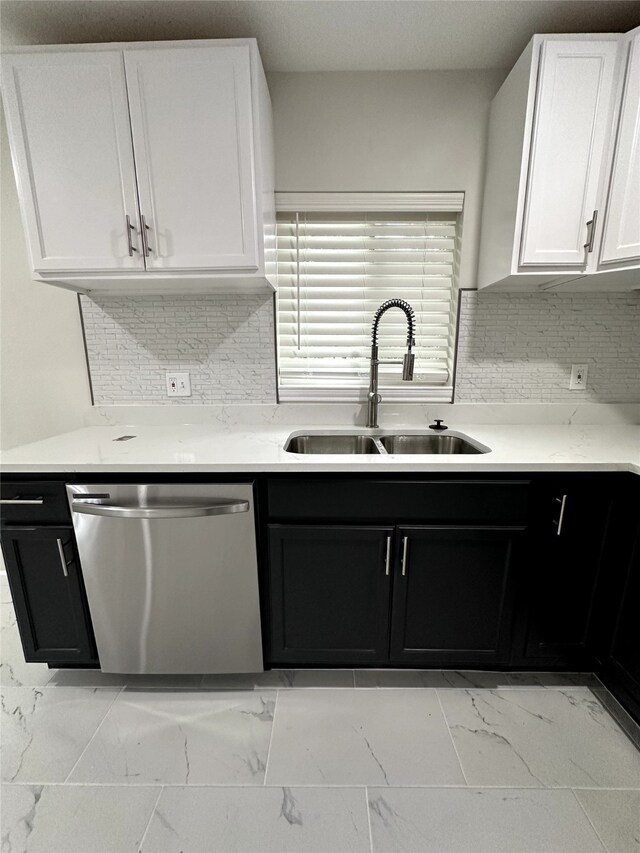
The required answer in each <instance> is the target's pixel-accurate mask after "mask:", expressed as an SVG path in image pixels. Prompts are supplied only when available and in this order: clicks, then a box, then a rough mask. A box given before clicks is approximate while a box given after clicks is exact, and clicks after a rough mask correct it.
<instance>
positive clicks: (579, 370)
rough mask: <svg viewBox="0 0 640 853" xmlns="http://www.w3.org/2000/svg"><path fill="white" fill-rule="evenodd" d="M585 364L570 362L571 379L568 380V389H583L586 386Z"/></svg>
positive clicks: (586, 371) (586, 372)
mask: <svg viewBox="0 0 640 853" xmlns="http://www.w3.org/2000/svg"><path fill="white" fill-rule="evenodd" d="M588 372H589V366H588V365H587V364H572V365H571V379H570V380H569V391H584V390H585V389H586V387H587V374H588Z"/></svg>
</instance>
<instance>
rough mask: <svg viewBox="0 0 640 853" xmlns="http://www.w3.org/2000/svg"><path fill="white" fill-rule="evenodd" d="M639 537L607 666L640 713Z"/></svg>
mask: <svg viewBox="0 0 640 853" xmlns="http://www.w3.org/2000/svg"><path fill="white" fill-rule="evenodd" d="M639 608H640V533H639V534H638V537H637V538H636V541H635V547H634V550H633V554H632V557H631V562H630V564H629V571H628V573H627V578H626V583H625V585H624V590H623V592H622V602H621V605H620V609H619V612H618V618H617V620H616V624H615V628H614V633H613V640H612V642H611V648H610V651H609V660H608V666H609V668H610V669H611V670H612V672H613V673H614V675H615V676H617V678H618V680H619V681H620V684H621V686H622V687H623V689H624V690H625V691H626V692H627V693H628V694H629V695H631V696H633V697H634V702H635V705H636V711H637V712H640V619H639V618H638V609H639Z"/></svg>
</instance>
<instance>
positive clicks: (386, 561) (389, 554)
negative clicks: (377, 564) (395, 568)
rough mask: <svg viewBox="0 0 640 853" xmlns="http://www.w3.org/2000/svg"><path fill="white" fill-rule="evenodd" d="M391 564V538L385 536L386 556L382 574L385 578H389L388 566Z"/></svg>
mask: <svg viewBox="0 0 640 853" xmlns="http://www.w3.org/2000/svg"><path fill="white" fill-rule="evenodd" d="M390 563H391V537H390V536H387V556H386V558H385V561H384V573H385V575H386V576H387V577H389V571H390V569H389V566H390Z"/></svg>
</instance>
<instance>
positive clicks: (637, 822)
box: [574, 790, 640, 853]
mask: <svg viewBox="0 0 640 853" xmlns="http://www.w3.org/2000/svg"><path fill="white" fill-rule="evenodd" d="M574 793H575V795H576V797H577V798H578V800H579V801H580V803H581V804H582V808H583V809H584V810H585V811H586V813H587V815H588V816H589V820H590V821H591V823H592V824H593V826H594V828H595V830H596V832H597V833H598V835H599V836H600V839H601V841H602V842H603V844H604V846H605V847H606V848H607V850H608V851H609V853H640V791H606V790H600V791H594V790H590V791H584V790H582V791H581V790H576V791H574Z"/></svg>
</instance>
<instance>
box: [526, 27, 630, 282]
mask: <svg viewBox="0 0 640 853" xmlns="http://www.w3.org/2000/svg"><path fill="white" fill-rule="evenodd" d="M617 55H618V43H617V42H612V41H596V40H593V41H592V40H589V41H571V40H567V41H564V40H563V41H556V40H554V41H545V42H543V43H542V45H541V57H540V69H539V75H538V87H537V92H536V104H535V111H534V120H533V137H532V140H531V151H530V155H529V156H530V165H529V173H528V175H527V186H526V195H525V203H524V223H523V228H522V239H521V249H520V266H521V267H537V266H539V265H543V266H547V267H552V268H554V269H556V268H567V267H569V268H574V269H575V268H578V269H579V268H580V267H581V266H582V265H583V264H584V263H585V259H586V250H585V243H586V242H587V241H588V231H590V230H591V226H587V222H589V221H591V219H592V214H593V211H594V210H595V209H596V206H597V196H598V184H599V180H600V174H601V170H602V166H603V163H604V155H605V152H606V144H607V141H608V138H609V128H610V122H611V111H612V110H611V108H612V101H613V94H614V80H615V77H614V71H615V69H616V59H617Z"/></svg>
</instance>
